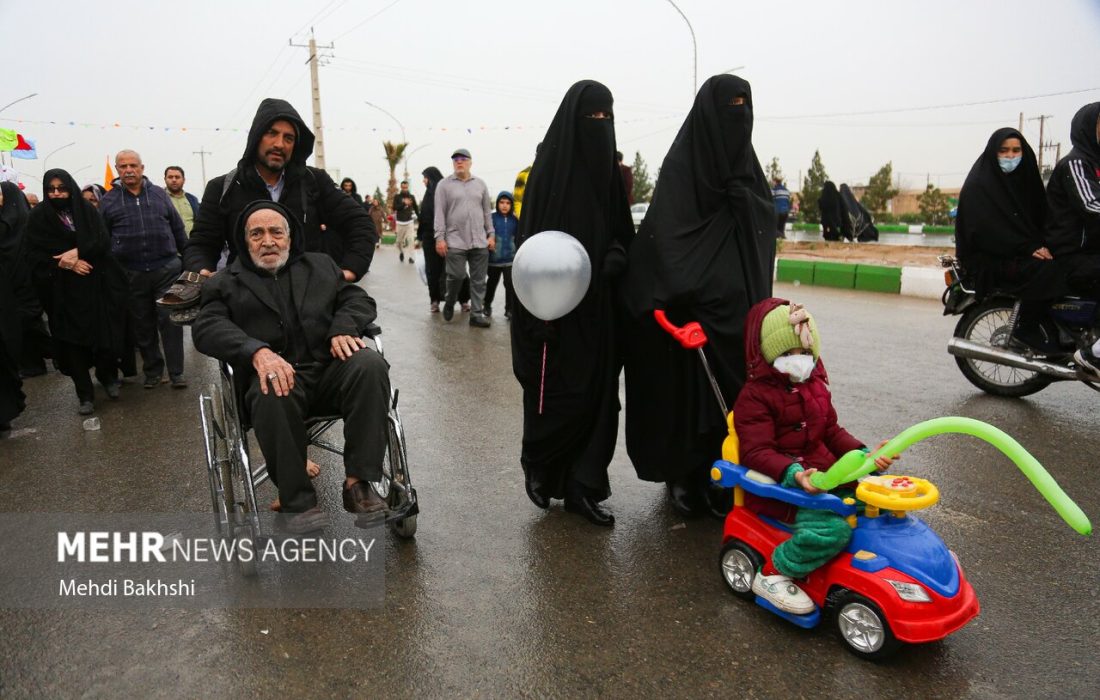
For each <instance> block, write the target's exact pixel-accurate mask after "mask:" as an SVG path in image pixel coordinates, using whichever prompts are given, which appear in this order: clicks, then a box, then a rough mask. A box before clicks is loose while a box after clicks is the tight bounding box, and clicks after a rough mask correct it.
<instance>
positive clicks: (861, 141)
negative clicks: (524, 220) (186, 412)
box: [0, 0, 1100, 193]
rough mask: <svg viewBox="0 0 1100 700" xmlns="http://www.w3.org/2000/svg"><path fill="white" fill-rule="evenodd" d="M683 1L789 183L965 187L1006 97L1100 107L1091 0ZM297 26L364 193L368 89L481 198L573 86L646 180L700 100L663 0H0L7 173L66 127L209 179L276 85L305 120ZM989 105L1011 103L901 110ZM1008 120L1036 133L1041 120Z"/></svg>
mask: <svg viewBox="0 0 1100 700" xmlns="http://www.w3.org/2000/svg"><path fill="white" fill-rule="evenodd" d="M677 4H678V5H679V6H680V8H681V9H682V10H683V11H684V13H685V14H686V15H687V16H688V18H689V19H690V21H691V23H692V25H693V26H694V29H695V35H696V39H697V42H698V75H699V83H702V82H703V80H705V79H706V78H707V77H708V76H710V75H713V74H715V73H720V72H723V71H726V70H729V69H732V68H735V67H738V66H744V67H743V68H741V69H739V70H737V71H736V72H737V74H738V75H741V76H742V77H744V78H746V79H748V80H749V81H750V82H751V83H752V86H753V99H754V103H755V115H756V128H755V132H754V138H753V142H754V145H755V147H756V153H757V155H758V156H759V158H760V160H761V162H762V163H767V161H768V160H770V158H771V157H772V156H778V157H779V159H780V163H781V165H782V167H783V169H784V171H785V173H786V175H787V176H788V178H789V180H790V181H791V183H792V185H793V184H794V181H795V180H796V179H797V177H798V173H799V171H800V170H801V171H803V172H804V171H805V170H806V168H807V167H808V166H809V163H810V159H811V157H812V156H813V152H814V150H815V149H820V151H821V155H822V157H823V159H824V162H825V166H826V169H827V170H828V172H829V175H830V176H831V177H832V179H834V180H836V181H838V182H842V181H847V182H850V183H853V184H855V183H857V182H865V181H866V180H867V178H868V177H869V176H870V175H871V174H872V173H873V172H874V171H875V170H877V169H878V167H879V166H881V165H882V164H883V163H885V162H886V161H893V163H894V169H895V172H900V173H901V174H902V184H903V186H908V187H923V185H924V182H925V179H926V174H929V173H930V174H931V177H932V181H933V182H938V183H940V184H941V185H943V186H945V187H946V186H951V185H958V184H961V182H962V180H963V178H964V177H965V175H966V172H967V171H968V170H969V168H970V165H971V164H972V163H973V161H974V159H975V158H976V157H977V156H978V154H979V152H980V151H981V149H982V147H983V146H984V144H985V141H986V139H987V138H988V136H989V134H990V133H992V131H993V130H994V129H996V128H997V127H999V126H1004V125H1009V126H1015V125H1016V124H1017V120H1018V115H1019V113H1020V112H1021V111H1022V112H1024V113H1025V117H1036V116H1039V115H1040V114H1047V115H1052V119H1049V120H1048V121H1047V130H1046V138H1047V139H1048V140H1053V141H1061V142H1062V144H1063V153H1065V151H1066V150H1068V148H1069V138H1068V131H1069V121H1070V118H1071V117H1072V116H1073V113H1074V112H1075V111H1076V110H1077V108H1078V107H1080V106H1081V105H1083V104H1085V103H1088V102H1093V101H1097V100H1100V74H1098V71H1097V67H1098V66H1100V41H1098V40H1097V39H1098V37H1100V2H1098V1H1097V0H1058V1H1057V2H1025V1H1022V0H1003V1H1002V0H984V1H976V0H975V1H962V2H960V1H959V0H952V1H950V2H943V1H940V0H922V1H921V2H897V1H894V0H891V1H888V2H887V1H884V0H878V1H866V2H865V1H860V2H831V3H829V2H803V1H801V0H788V1H787V2H784V3H759V2H756V3H743V2H736V1H734V0H726V1H724V2H713V1H712V2H707V1H704V0H678V3H677ZM311 24H312V26H313V27H314V28H315V32H316V36H317V39H318V41H319V42H321V43H325V44H327V43H328V42H334V43H335V50H334V51H331V52H329V53H331V54H332V56H333V57H332V58H331V59H329V62H328V64H327V65H324V66H322V68H321V72H320V83H321V95H322V107H323V115H324V124H325V151H326V152H325V155H326V161H327V163H326V165H327V168H328V170H329V171H330V172H331V173H332V174H333V176H334V177H336V178H337V179H339V176H350V177H352V178H354V179H355V180H356V181H357V183H358V185H359V189H360V191H363V190H366V189H368V188H369V189H373V187H374V186H375V185H379V186H382V187H383V188H384V187H385V182H386V178H387V170H386V166H385V161H384V159H383V157H382V146H381V142H382V141H383V140H387V139H388V140H400V139H401V131H400V130H399V128H398V126H397V124H395V122H394V120H393V119H391V118H390V117H389V116H387V115H386V114H385V113H383V112H381V111H379V110H378V109H374V108H372V107H369V106H367V105H366V104H364V100H368V101H370V102H372V103H374V104H376V105H378V106H380V107H382V108H383V109H385V110H386V111H388V112H390V113H391V114H393V115H394V116H395V117H396V118H397V119H398V120H400V121H401V123H402V124H403V125H404V127H405V134H406V137H407V140H408V142H409V144H410V146H409V148H410V150H413V149H416V151H415V153H414V154H413V155H412V156H411V158H410V161H409V170H410V171H411V173H412V175H413V177H412V178H410V179H411V180H412V181H413V182H414V188H413V189H414V191H415V192H420V191H421V190H422V187H421V185H420V178H419V173H420V171H421V170H423V168H425V167H426V166H428V165H435V166H437V167H439V168H440V169H441V170H442V171H443V172H444V173H445V174H446V173H449V172H450V162H449V156H450V154H451V152H452V151H453V150H454V149H455V148H457V147H465V148H468V149H470V150H471V151H472V153H473V157H474V163H473V171H474V173H475V174H476V175H479V176H481V177H482V178H484V179H485V180H486V181H487V182H488V184H489V187H490V188H491V189H492V190H493V191H494V192H495V191H497V190H500V189H511V185H512V181H513V178H514V175H515V173H516V172H517V171H518V170H520V169H521V168H523V167H525V166H526V165H528V164H529V163H530V161H531V159H532V157H533V154H534V149H535V145H536V144H537V143H538V142H539V140H541V137H542V135H543V133H544V131H545V128H546V126H547V125H548V124H549V122H550V119H551V117H552V116H553V114H554V111H555V110H556V109H557V106H558V103H559V102H560V100H561V97H562V95H563V94H564V92H565V90H566V89H567V88H568V87H569V85H571V84H572V83H573V82H575V81H577V80H579V79H582V78H593V79H596V80H599V81H601V82H603V83H605V84H606V85H607V86H608V87H609V88H610V89H611V91H612V93H613V94H614V96H615V99H616V102H615V120H616V132H617V136H618V142H619V146H620V150H622V151H623V152H624V153H626V154H627V159H628V161H629V160H632V158H633V155H634V152H635V151H640V152H641V154H642V157H643V158H645V159H646V161H647V162H648V164H649V167H650V172H651V173H655V172H656V170H657V168H658V166H659V165H660V163H661V160H662V159H663V158H664V155H665V153H666V151H667V150H668V147H669V145H670V143H671V142H672V139H673V137H674V136H675V134H676V131H677V129H678V128H679V126H680V124H681V122H682V120H683V117H684V115H685V114H686V112H687V109H688V108H689V107H690V104H691V99H692V97H693V93H694V90H693V86H692V43H691V35H690V34H689V32H688V27H687V25H686V24H685V22H684V20H683V19H682V18H681V17H680V15H679V14H677V12H676V10H675V9H674V8H673V6H672V5H671V4H669V2H668V1H667V0H636V1H634V2H625V1H623V0H619V1H617V2H612V1H611V0H584V1H583V2H581V1H575V0H556V1H554V2H524V1H523V0H511V1H510V2H491V1H488V0H483V1H478V0H469V1H467V2H461V3H459V2H440V1H438V0H397V2H394V0H333V1H332V2H327V1H323V0H321V1H316V2H302V1H298V2H289V1H278V0H270V1H267V2H261V1H259V0H243V1H241V0H232V1H225V0H223V1H221V2H208V1H207V0H188V1H187V2H177V3H171V4H169V3H165V2H159V1H150V2H143V3H79V4H77V3H25V2H15V1H14V0H0V32H2V36H3V46H4V48H5V53H6V54H7V55H8V56H9V57H13V58H9V70H7V71H5V72H4V77H5V79H4V82H3V87H2V88H0V107H2V106H3V105H4V104H7V103H8V102H10V101H11V100H15V99H17V98H19V97H22V96H24V95H26V94H29V93H32V92H37V93H38V95H37V96H36V97H34V98H32V99H30V100H26V101H24V102H20V103H19V104H16V105H14V106H12V107H9V108H8V109H7V110H5V111H4V112H3V113H0V127H5V128H15V129H17V130H18V131H19V132H20V133H22V134H25V135H27V136H29V137H31V138H34V139H37V141H38V151H39V160H37V161H18V160H17V161H15V166H16V168H18V169H19V170H20V172H21V173H23V174H24V175H25V177H24V182H25V183H26V184H27V186H28V189H29V190H30V191H34V192H41V183H40V182H39V180H37V179H36V178H35V177H34V176H40V175H41V173H42V172H43V160H44V158H45V156H46V155H47V154H48V153H50V152H51V151H53V150H54V149H56V148H59V147H62V146H65V145H66V144H69V143H71V142H76V143H75V145H73V146H68V147H66V148H64V149H62V150H60V151H59V152H58V153H56V155H54V156H53V157H52V158H50V161H49V165H50V166H59V167H64V168H67V169H68V170H70V172H73V173H74V174H75V176H76V179H77V180H78V181H79V182H81V183H82V184H84V183H87V182H92V181H99V180H101V178H102V173H103V164H104V160H105V158H106V157H107V156H108V155H110V156H112V158H113V155H114V153H115V152H116V151H117V150H119V149H121V148H133V149H136V150H138V151H140V152H141V154H142V156H143V158H144V161H145V163H146V174H147V175H149V176H150V178H151V179H152V180H153V181H154V182H157V183H158V184H159V183H160V182H161V172H162V171H163V169H164V167H165V166H167V165H170V164H178V165H181V166H183V167H184V168H185V169H186V171H187V175H188V189H189V190H190V191H193V192H196V193H201V190H202V185H201V183H200V182H199V181H200V180H201V174H200V165H199V156H198V155H196V154H194V152H195V151H199V150H203V149H204V150H206V151H211V152H212V155H209V156H207V157H206V175H207V177H208V178H209V177H213V176H215V175H217V174H220V173H222V172H225V171H226V170H228V169H230V168H232V167H233V166H234V165H235V164H236V161H237V160H238V159H239V158H240V157H241V155H242V151H243V149H244V139H245V133H246V132H247V129H248V126H249V124H250V123H251V120H252V115H253V114H254V112H255V109H256V106H257V104H258V103H259V101H260V99H262V98H263V97H282V98H285V99H287V100H289V101H290V102H291V103H292V104H293V105H294V106H295V107H296V108H297V109H298V111H299V112H300V113H301V114H302V116H303V118H304V119H305V120H306V121H307V123H311V116H310V115H311V106H310V81H309V66H308V65H307V64H306V63H305V61H306V59H307V57H308V55H307V51H306V49H303V48H294V47H291V46H289V45H288V42H289V40H290V39H292V38H293V40H294V42H295V43H306V41H307V40H308V32H309V27H310V25H311ZM11 61H14V67H15V69H16V70H11V69H10V68H11V67H12V63H11ZM1082 90H1087V91H1085V92H1076V94H1067V95H1061V96H1051V97H1041V98H1036V99H1026V100H1019V99H1011V100H1010V99H1008V98H1020V97H1029V96H1038V95H1049V94H1052V93H1063V92H1070V91H1082ZM992 100H1003V101H998V102H993V103H991V104H982V105H973V106H966V107H950V108H943V109H922V110H908V108H916V107H935V106H941V105H955V104H959V103H974V102H987V101H992ZM899 110H907V111H899ZM872 111H878V112H879V113H875V114H856V115H853V114H852V113H866V112H872ZM840 115H844V116H840ZM16 120H24V121H23V122H22V123H20V122H17V121H16ZM49 122H55V123H56V124H50V123H49ZM70 122H74V123H75V124H76V125H75V126H73V125H69V123H70ZM82 124H87V125H90V126H81V125H82ZM114 124H119V125H120V126H118V127H115V126H114ZM134 126H136V127H137V128H134ZM150 127H152V128H150ZM505 127H508V128H505ZM166 128H167V129H166ZM183 128H186V130H183ZM234 129H236V130H237V131H233V130H234ZM1024 131H1025V135H1026V136H1027V138H1028V140H1029V141H1030V142H1031V143H1032V145H1033V146H1036V145H1037V144H1038V141H1039V123H1038V122H1037V121H1035V122H1025V130H1024ZM1049 158H1051V159H1053V152H1051V153H1050V155H1049ZM400 174H401V172H400V170H399V172H398V175H399V176H400Z"/></svg>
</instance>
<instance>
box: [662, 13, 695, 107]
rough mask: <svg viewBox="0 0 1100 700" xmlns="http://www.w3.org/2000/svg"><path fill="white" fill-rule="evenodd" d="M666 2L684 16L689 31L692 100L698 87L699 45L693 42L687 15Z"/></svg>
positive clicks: (691, 28) (692, 31) (693, 31)
mask: <svg viewBox="0 0 1100 700" xmlns="http://www.w3.org/2000/svg"><path fill="white" fill-rule="evenodd" d="M668 4H669V5H672V7H673V9H675V10H676V11H677V12H679V13H680V16H681V17H683V18H684V22H685V23H687V26H688V31H689V32H691V99H692V100H693V101H694V100H695V91H696V90H698V89H699V47H698V45H697V44H696V43H695V28H694V27H692V26H691V21H690V20H688V18H687V15H685V14H684V11H683V10H681V9H680V8H679V7H678V6H677V5H676V3H674V2H672V0H668Z"/></svg>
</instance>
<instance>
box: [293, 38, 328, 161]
mask: <svg viewBox="0 0 1100 700" xmlns="http://www.w3.org/2000/svg"><path fill="white" fill-rule="evenodd" d="M289 43H290V45H291V46H294V47H297V48H300V49H309V59H308V60H307V61H306V62H307V63H309V78H310V83H311V85H312V87H313V136H314V139H315V141H314V144H313V162H314V164H315V165H316V166H317V167H318V168H320V169H321V170H324V169H325V132H324V127H323V126H322V123H321V84H320V82H318V79H317V66H318V63H319V60H318V59H319V58H320V56H318V55H317V48H318V47H317V40H316V39H315V38H314V37H313V27H310V28H309V44H295V43H294V41H293V40H291V41H290V42H289ZM320 48H322V49H333V48H335V47H334V46H333V45H332V43H331V42H330V43H329V44H328V46H322V47H320Z"/></svg>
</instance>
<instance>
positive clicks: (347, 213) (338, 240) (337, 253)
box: [183, 98, 378, 279]
mask: <svg viewBox="0 0 1100 700" xmlns="http://www.w3.org/2000/svg"><path fill="white" fill-rule="evenodd" d="M280 119H283V120H286V121H288V122H290V123H291V124H293V125H294V127H295V128H296V129H297V131H298V139H297V142H296V143H295V144H294V152H293V154H292V155H291V158H290V162H289V163H287V164H286V167H285V168H284V169H283V173H284V178H285V180H284V184H283V191H282V195H281V196H280V198H279V203H280V204H282V205H283V206H284V207H285V208H286V209H287V210H288V211H289V212H290V214H291V216H292V217H293V218H294V219H295V220H296V221H297V223H298V226H299V229H300V230H301V231H302V232H303V234H304V238H305V241H304V243H305V250H306V251H310V252H319V253H326V254H328V255H329V257H331V258H332V259H333V260H335V261H336V263H337V265H338V266H339V267H340V268H341V269H344V270H351V271H352V272H353V273H354V274H355V278H356V279H360V278H362V277H363V275H365V274H366V273H367V270H368V269H369V268H370V263H371V258H373V257H374V245H375V243H377V242H378V232H377V231H375V230H374V223H373V222H372V221H371V218H370V215H369V214H367V212H366V210H364V209H363V207H362V206H360V205H359V204H357V203H356V202H355V200H354V199H352V198H351V197H348V196H346V195H345V194H344V192H343V191H341V190H340V189H339V188H338V187H337V186H336V183H334V182H333V181H332V178H331V177H329V175H328V173H326V172H325V171H324V170H321V169H320V168H314V167H310V166H307V165H306V159H307V158H309V156H310V154H312V153H313V142H314V137H313V132H311V131H310V130H309V129H308V128H307V127H306V124H305V122H303V121H302V118H301V117H300V116H299V115H298V112H297V111H295V109H294V108H293V107H292V106H291V105H290V103H289V102H287V101H285V100H277V99H272V98H267V99H265V100H264V101H263V102H261V103H260V107H259V109H257V110H256V117H255V118H254V119H253V120H252V128H251V129H249V132H248V143H247V145H246V146H245V151H244V156H243V157H242V158H241V160H240V162H239V163H238V164H237V167H236V169H234V170H232V171H230V172H229V173H226V174H225V175H220V176H218V177H215V178H214V179H212V180H211V181H210V182H208V183H207V185H206V191H205V192H204V193H203V196H202V204H201V205H200V206H199V212H198V214H197V215H196V217H195V225H194V227H193V228H192V229H191V237H190V238H189V239H188V241H187V248H185V249H184V251H183V265H184V269H187V270H192V271H198V270H201V269H207V270H213V269H214V268H215V267H216V266H217V263H218V257H219V256H220V255H221V251H222V247H223V246H224V245H225V244H226V243H227V242H228V244H229V255H230V260H233V259H234V258H236V256H237V247H236V242H235V241H236V237H235V236H234V232H233V226H234V224H235V222H236V221H237V217H238V216H239V215H240V213H241V211H242V210H243V209H244V208H245V206H246V205H248V204H249V203H250V202H253V201H255V200H258V199H267V200H270V198H271V196H270V194H268V190H267V186H266V185H265V184H264V181H263V179H262V178H261V177H260V174H259V172H257V170H256V151H257V149H258V147H259V144H260V138H261V137H262V136H263V135H264V133H265V132H266V131H267V128H268V127H269V126H271V124H272V123H274V122H275V121H278V120H280ZM227 178H230V181H229V182H226V179H227ZM322 225H324V227H325V230H323V231H322V230H321V226H322Z"/></svg>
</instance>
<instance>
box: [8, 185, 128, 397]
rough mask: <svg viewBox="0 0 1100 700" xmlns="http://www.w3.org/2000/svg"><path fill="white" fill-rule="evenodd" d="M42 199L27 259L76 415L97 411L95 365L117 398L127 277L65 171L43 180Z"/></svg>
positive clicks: (28, 238) (30, 229)
mask: <svg viewBox="0 0 1100 700" xmlns="http://www.w3.org/2000/svg"><path fill="white" fill-rule="evenodd" d="M42 183H43V186H44V187H45V188H46V201H44V202H43V203H42V204H40V205H38V206H37V207H35V208H34V209H33V210H31V214H30V219H29V220H28V222H27V235H26V250H27V253H26V254H27V263H28V264H29V266H30V268H31V275H32V278H33V280H34V285H35V287H36V289H37V290H38V298H39V300H40V301H41V302H42V306H43V307H45V309H46V314H47V315H48V316H49V319H50V335H51V336H52V337H53V353H54V355H53V356H54V359H55V360H56V361H57V363H58V366H59V367H60V369H61V371H62V372H63V373H65V374H67V375H69V376H70V377H72V380H73V384H74V385H75V387H76V395H77V399H78V400H79V401H80V413H81V414H88V413H91V412H92V411H93V410H94V406H93V404H92V400H93V393H94V390H93V388H92V380H91V378H90V377H89V376H88V370H89V369H90V368H91V367H95V370H96V378H97V379H99V381H100V383H101V384H102V385H103V387H104V389H105V390H106V392H107V395H108V396H110V397H111V398H118V382H119V380H118V366H119V359H120V358H121V356H122V354H123V352H124V350H125V345H126V343H125V330H126V297H127V290H126V288H127V282H126V275H125V272H124V271H123V270H122V267H121V266H119V264H118V262H117V261H116V260H115V259H114V258H113V257H111V254H110V250H111V238H110V235H109V234H108V233H107V228H106V227H105V226H104V225H103V219H101V218H100V217H99V212H97V211H96V209H95V207H94V206H92V205H91V204H90V203H89V202H87V201H85V200H84V199H83V197H81V196H80V188H79V187H77V184H76V181H75V180H73V178H72V176H71V175H69V173H67V172H65V171H64V170H60V169H54V170H48V171H47V172H46V174H45V176H43V178H42Z"/></svg>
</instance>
